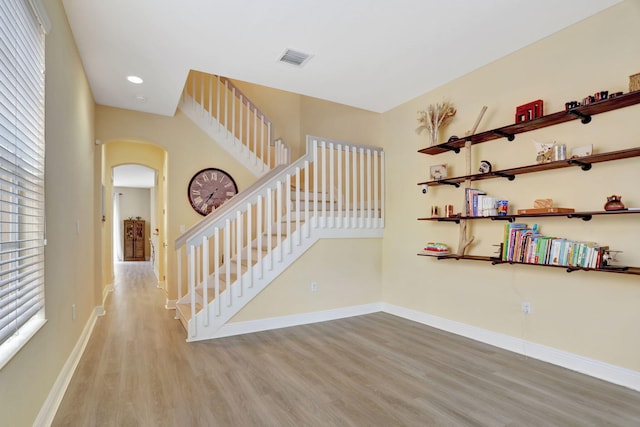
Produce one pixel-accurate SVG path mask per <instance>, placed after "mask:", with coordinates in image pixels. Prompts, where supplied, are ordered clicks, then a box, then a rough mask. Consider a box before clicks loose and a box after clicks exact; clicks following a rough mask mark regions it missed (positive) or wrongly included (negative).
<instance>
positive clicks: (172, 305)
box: [164, 299, 178, 310]
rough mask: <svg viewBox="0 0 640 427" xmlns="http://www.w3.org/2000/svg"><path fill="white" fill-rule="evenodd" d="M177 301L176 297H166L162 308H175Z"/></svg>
mask: <svg viewBox="0 0 640 427" xmlns="http://www.w3.org/2000/svg"><path fill="white" fill-rule="evenodd" d="M177 302H178V300H176V299H167V300H166V301H165V303H164V308H166V309H167V310H175V309H176V303H177Z"/></svg>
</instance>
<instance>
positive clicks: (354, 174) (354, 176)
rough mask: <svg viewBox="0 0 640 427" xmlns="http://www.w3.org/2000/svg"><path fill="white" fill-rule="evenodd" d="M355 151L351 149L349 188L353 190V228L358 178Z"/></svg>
mask: <svg viewBox="0 0 640 427" xmlns="http://www.w3.org/2000/svg"><path fill="white" fill-rule="evenodd" d="M357 153H358V152H357V150H356V147H351V160H352V166H353V167H352V171H351V177H352V180H351V188H352V189H353V191H352V197H353V199H352V200H351V202H352V205H353V214H352V217H353V219H352V226H353V227H357V222H358V218H357V216H358V177H357V173H358V156H357Z"/></svg>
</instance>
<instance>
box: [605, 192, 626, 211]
mask: <svg viewBox="0 0 640 427" xmlns="http://www.w3.org/2000/svg"><path fill="white" fill-rule="evenodd" d="M622 209H624V204H623V203H622V196H616V195H615V194H614V195H612V196H609V197H607V203H605V204H604V210H605V211H619V210H622Z"/></svg>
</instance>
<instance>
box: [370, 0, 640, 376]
mask: <svg viewBox="0 0 640 427" xmlns="http://www.w3.org/2000/svg"><path fill="white" fill-rule="evenodd" d="M639 20H640V3H639V2H637V1H627V2H623V3H622V4H620V5H618V6H615V7H613V8H611V9H609V10H607V11H605V12H603V13H601V14H599V15H597V16H595V17H593V18H591V19H588V20H586V21H583V22H582V23H580V24H578V25H575V26H573V27H571V28H569V29H567V30H565V31H562V32H560V33H557V34H555V35H553V36H551V37H548V38H546V39H544V40H542V41H540V42H538V43H535V44H533V45H531V46H529V47H527V48H525V49H522V50H520V51H518V52H515V53H513V54H512V55H509V56H508V57H506V58H503V59H501V60H499V61H496V62H494V63H492V64H490V65H488V66H486V67H483V68H481V69H479V70H477V71H475V72H473V73H471V74H468V75H466V76H464V77H462V78H460V79H458V80H456V81H453V82H451V83H450V84H447V85H445V86H443V87H440V88H438V89H437V90H434V91H433V92H430V93H427V94H425V95H423V96H420V97H418V98H416V99H414V100H412V101H410V102H407V103H406V104H404V105H401V106H399V107H397V108H395V109H393V110H391V111H389V112H387V113H385V114H384V121H385V143H384V144H385V150H386V155H387V196H388V199H387V212H388V217H387V223H386V225H387V226H386V229H385V236H386V237H385V239H384V252H383V269H382V270H383V290H384V295H383V301H385V302H388V303H391V304H397V305H399V306H402V307H407V308H410V309H414V310H417V311H420V312H424V313H428V314H431V315H435V316H441V317H443V318H446V319H450V320H454V321H458V322H463V323H466V324H469V325H472V326H476V327H480V328H486V329H489V330H491V331H495V332H499V333H503V334H507V335H510V336H513V337H515V338H521V339H524V340H527V341H532V342H535V343H540V344H544V345H547V346H551V347H554V348H557V349H561V350H565V351H569V352H572V353H575V354H579V355H582V356H586V357H589V358H593V359H596V360H600V361H604V362H608V363H611V364H614V365H618V366H621V367H625V368H629V369H634V370H636V371H639V370H640V340H638V339H637V337H638V330H637V327H638V324H640V310H638V302H640V286H639V285H640V283H639V281H638V276H629V275H617V274H603V273H585V272H574V273H571V274H568V273H566V272H564V271H563V270H562V269H549V268H538V267H532V266H509V265H500V266H491V265H490V264H489V263H477V262H470V261H467V262H464V261H458V262H456V261H436V260H434V259H429V258H426V257H418V256H416V253H417V251H419V250H420V249H421V248H422V246H423V245H424V244H425V243H426V242H428V241H442V242H445V243H447V244H449V245H450V246H451V247H452V248H453V249H454V250H455V249H456V248H457V242H458V234H457V231H458V227H457V226H456V225H454V224H445V223H435V222H424V221H423V222H419V221H415V220H414V219H415V218H417V217H423V216H428V211H429V207H430V206H431V205H439V206H440V207H442V206H443V205H444V204H448V203H452V204H453V205H454V206H455V208H456V211H460V210H461V207H462V201H463V199H464V195H463V190H462V189H458V190H456V189H454V188H452V187H447V186H443V187H434V188H432V190H431V191H430V192H429V193H428V195H422V194H421V193H420V192H419V189H418V187H417V186H416V183H418V182H421V181H427V180H428V169H429V166H430V165H433V164H438V163H447V164H448V165H449V167H450V169H452V170H453V175H454V176H459V175H464V174H465V164H464V155H463V154H459V155H455V154H453V153H450V154H442V155H439V156H427V155H423V154H417V153H416V150H418V149H419V148H423V147H425V146H426V145H427V144H428V139H427V136H426V135H421V136H418V135H416V134H415V132H414V129H415V128H416V126H417V121H416V117H417V114H416V112H417V111H418V110H422V109H425V108H426V107H427V105H429V104H431V103H436V102H439V101H441V100H443V99H448V100H450V101H452V102H453V103H454V104H455V105H456V106H457V108H458V114H457V115H456V117H455V119H454V121H453V122H452V123H451V124H450V125H449V127H448V128H447V129H446V130H445V131H444V132H443V135H442V138H447V137H448V136H449V135H452V134H455V135H464V133H465V131H467V130H468V129H470V128H471V127H472V126H473V123H474V122H475V119H476V117H477V114H478V113H479V111H480V109H481V107H482V106H483V105H487V106H488V107H489V109H488V113H487V115H486V116H485V118H484V120H483V121H482V123H481V124H480V128H479V131H483V130H488V129H493V128H496V127H500V126H503V125H507V124H509V123H513V121H514V113H515V107H516V106H517V105H521V104H524V103H527V102H530V101H533V100H535V99H543V100H544V109H545V111H546V112H548V113H551V112H555V111H560V110H563V109H564V103H565V102H566V101H569V100H574V99H577V100H581V99H582V98H583V97H585V96H587V95H589V94H593V93H594V92H596V91H600V90H609V91H625V92H626V91H627V90H628V76H629V75H630V74H633V73H637V72H639V71H640V56H639V55H638V50H637V48H638V46H637V40H640V27H639V26H638V25H637V22H639ZM639 115H640V106H638V105H636V106H633V107H629V108H626V109H623V110H618V111H615V112H609V113H605V114H601V115H598V116H595V117H594V118H593V121H592V123H590V124H588V125H583V124H581V123H580V122H579V121H575V122H571V123H567V124H563V125H560V126H554V127H550V128H546V129H542V130H538V131H535V132H531V133H526V134H522V135H518V136H517V137H516V139H515V141H513V142H508V141H507V140H506V139H501V140H497V141H494V142H489V143H485V144H481V145H478V146H475V147H474V149H473V156H472V164H473V171H476V170H477V168H478V164H479V162H480V160H482V159H487V160H489V161H491V162H492V163H493V165H494V166H495V167H496V168H497V169H504V168H508V167H511V166H518V165H526V164H531V163H535V150H534V145H533V140H537V141H545V142H546V141H557V142H558V143H564V144H567V146H568V147H569V148H571V147H576V146H580V145H584V144H593V145H594V147H595V150H596V152H604V151H612V150H618V149H623V148H630V147H636V146H638V135H640V121H639V120H638V117H639ZM638 161H639V160H638V159H637V158H636V159H628V160H624V161H619V162H612V163H602V164H598V165H595V166H594V167H593V169H592V170H591V171H589V172H583V171H581V170H580V169H578V168H575V169H563V170H557V171H550V172H545V173H537V174H530V175H524V176H521V177H517V178H516V180H515V181H513V182H509V181H506V180H490V181H480V182H476V183H474V186H475V187H477V188H481V189H483V190H485V191H487V192H488V193H489V194H492V195H496V196H500V197H504V198H507V199H509V200H510V201H511V202H512V204H513V207H514V209H519V208H525V207H532V205H533V201H534V200H535V199H537V198H546V197H550V198H553V199H554V200H555V201H556V205H557V206H565V207H573V208H575V209H577V210H601V209H602V207H603V205H604V203H605V201H606V196H609V195H611V194H622V195H623V201H624V202H625V203H626V204H627V206H635V207H639V206H640V192H639V191H638V182H640V163H638ZM523 222H527V223H529V224H532V223H534V222H537V223H538V224H540V227H541V230H542V231H543V232H544V233H547V234H548V235H555V236H560V237H567V238H573V239H582V240H587V241H597V242H600V243H602V244H608V245H610V246H611V247H612V248H615V249H619V250H623V251H624V253H623V254H621V257H620V258H621V261H622V262H623V263H626V264H629V265H635V266H640V251H639V250H638V246H637V241H638V239H639V238H640V227H638V217H637V216H632V215H628V216H617V217H611V218H602V217H595V218H594V219H593V220H592V221H590V222H583V221H580V220H566V219H564V220H562V219H559V220H552V219H531V220H528V221H523ZM502 227H503V224H502V223H494V222H491V221H474V222H472V233H473V234H474V235H475V237H476V240H475V242H474V245H473V247H472V248H471V251H470V253H472V254H479V255H490V254H492V253H493V252H494V251H495V248H494V247H493V246H492V245H494V244H498V243H499V242H500V240H501V236H502ZM523 301H528V302H530V303H531V304H532V308H533V314H531V315H529V316H526V315H523V314H521V312H520V304H521V302H523Z"/></svg>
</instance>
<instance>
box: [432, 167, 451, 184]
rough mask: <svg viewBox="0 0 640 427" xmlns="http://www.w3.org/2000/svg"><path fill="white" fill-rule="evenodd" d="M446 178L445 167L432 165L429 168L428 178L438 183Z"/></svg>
mask: <svg viewBox="0 0 640 427" xmlns="http://www.w3.org/2000/svg"><path fill="white" fill-rule="evenodd" d="M446 177H447V165H446V164H441V165H433V166H431V167H430V168H429V178H431V179H432V180H434V181H438V180H441V179H444V178H446Z"/></svg>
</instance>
